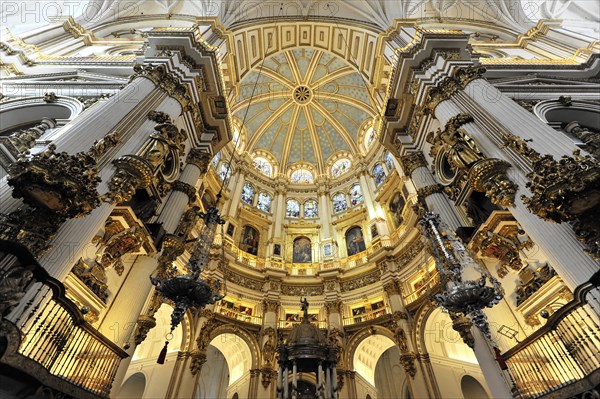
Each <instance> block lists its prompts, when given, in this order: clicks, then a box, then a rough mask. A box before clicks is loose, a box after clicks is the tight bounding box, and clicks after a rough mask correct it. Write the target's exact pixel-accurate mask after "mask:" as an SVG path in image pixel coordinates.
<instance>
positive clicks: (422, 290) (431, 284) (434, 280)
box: [404, 270, 440, 305]
mask: <svg viewBox="0 0 600 399" xmlns="http://www.w3.org/2000/svg"><path fill="white" fill-rule="evenodd" d="M439 283H440V275H439V274H438V272H437V270H435V271H431V272H430V276H429V280H428V281H427V282H426V283H425V284H423V285H422V286H421V287H419V288H418V289H416V290H415V291H413V292H411V293H410V294H408V295H406V296H405V297H404V304H405V305H410V304H412V303H413V302H416V301H417V299H419V298H428V295H426V294H427V293H428V291H433V290H435V289H439Z"/></svg>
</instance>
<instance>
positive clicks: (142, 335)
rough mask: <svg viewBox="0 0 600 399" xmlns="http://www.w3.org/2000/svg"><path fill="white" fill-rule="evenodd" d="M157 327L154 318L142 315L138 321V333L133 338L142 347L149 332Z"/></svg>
mask: <svg viewBox="0 0 600 399" xmlns="http://www.w3.org/2000/svg"><path fill="white" fill-rule="evenodd" d="M154 327H156V319H155V318H154V317H153V316H148V315H141V316H140V317H139V318H138V321H137V331H136V333H135V336H134V338H133V340H134V342H135V344H136V345H140V344H141V343H142V342H144V340H145V339H146V337H147V336H148V332H149V331H150V330H151V329H153V328H154Z"/></svg>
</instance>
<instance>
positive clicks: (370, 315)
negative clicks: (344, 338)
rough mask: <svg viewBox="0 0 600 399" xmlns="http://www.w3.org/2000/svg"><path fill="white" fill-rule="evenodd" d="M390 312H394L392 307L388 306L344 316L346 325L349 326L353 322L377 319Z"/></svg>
mask: <svg viewBox="0 0 600 399" xmlns="http://www.w3.org/2000/svg"><path fill="white" fill-rule="evenodd" d="M390 313H392V312H391V309H390V308H388V307H387V306H386V307H383V308H381V309H377V310H372V311H370V312H367V313H362V314H357V315H354V316H351V317H344V325H345V326H349V325H351V324H357V323H364V322H367V321H371V320H375V319H377V318H379V317H381V316H384V315H386V314H390Z"/></svg>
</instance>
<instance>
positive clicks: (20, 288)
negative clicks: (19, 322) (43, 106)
mask: <svg viewBox="0 0 600 399" xmlns="http://www.w3.org/2000/svg"><path fill="white" fill-rule="evenodd" d="M32 280H33V272H32V271H31V270H28V269H26V268H24V267H22V266H19V265H13V266H11V267H10V268H9V269H8V270H4V271H3V273H2V276H0V315H2V316H4V315H6V314H8V313H9V312H10V311H11V310H12V308H13V307H15V306H16V305H18V304H19V302H20V301H21V299H23V297H24V296H25V293H26V292H27V291H26V289H25V288H26V287H27V286H28V285H29V284H30V283H31V281H32Z"/></svg>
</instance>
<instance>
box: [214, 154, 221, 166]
mask: <svg viewBox="0 0 600 399" xmlns="http://www.w3.org/2000/svg"><path fill="white" fill-rule="evenodd" d="M220 160H221V151H219V152H217V154H216V155H215V156H214V157H213V159H212V166H213V168H215V169H217V165H219V161H220Z"/></svg>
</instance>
